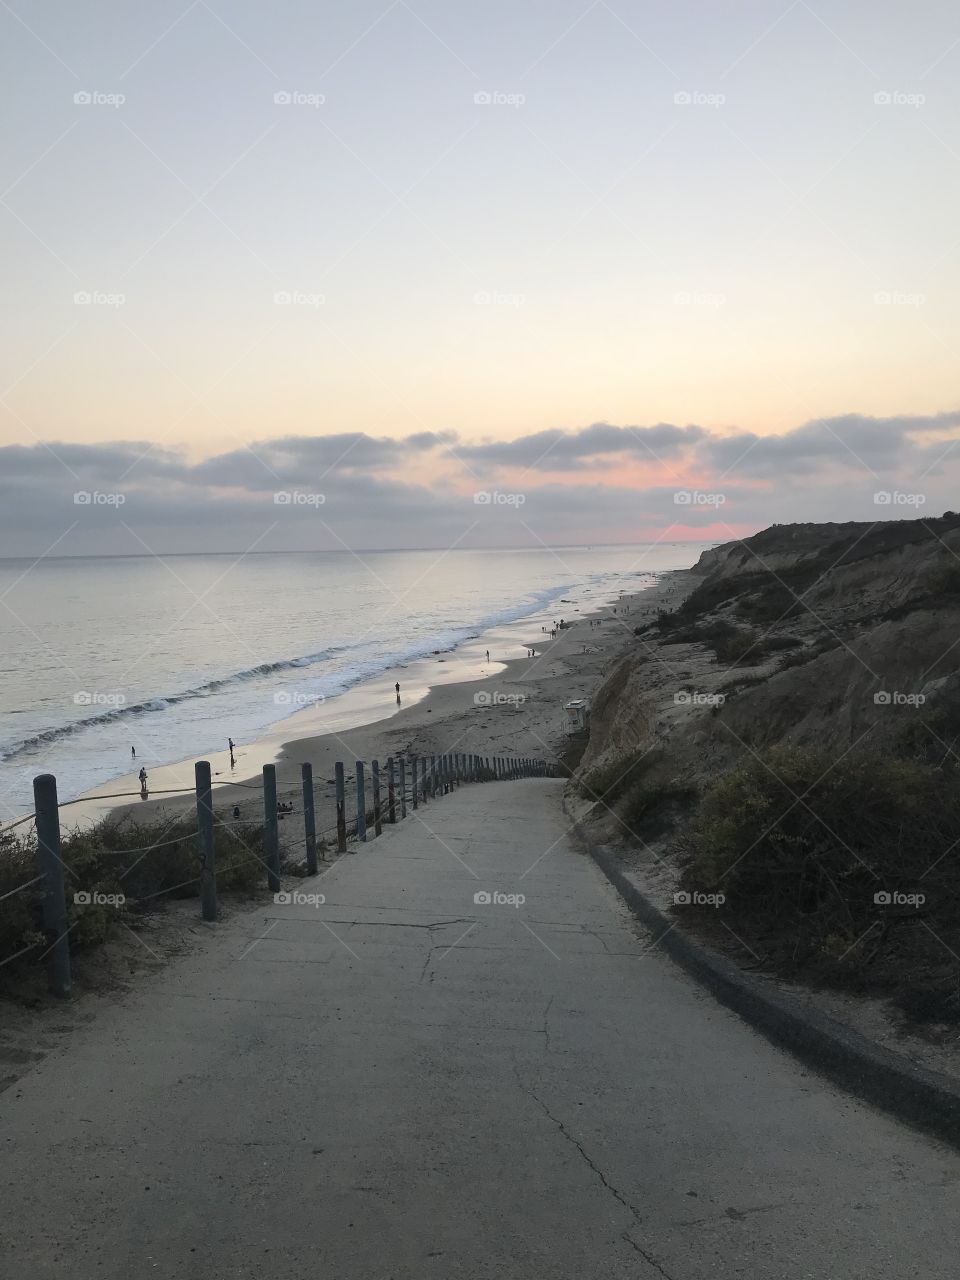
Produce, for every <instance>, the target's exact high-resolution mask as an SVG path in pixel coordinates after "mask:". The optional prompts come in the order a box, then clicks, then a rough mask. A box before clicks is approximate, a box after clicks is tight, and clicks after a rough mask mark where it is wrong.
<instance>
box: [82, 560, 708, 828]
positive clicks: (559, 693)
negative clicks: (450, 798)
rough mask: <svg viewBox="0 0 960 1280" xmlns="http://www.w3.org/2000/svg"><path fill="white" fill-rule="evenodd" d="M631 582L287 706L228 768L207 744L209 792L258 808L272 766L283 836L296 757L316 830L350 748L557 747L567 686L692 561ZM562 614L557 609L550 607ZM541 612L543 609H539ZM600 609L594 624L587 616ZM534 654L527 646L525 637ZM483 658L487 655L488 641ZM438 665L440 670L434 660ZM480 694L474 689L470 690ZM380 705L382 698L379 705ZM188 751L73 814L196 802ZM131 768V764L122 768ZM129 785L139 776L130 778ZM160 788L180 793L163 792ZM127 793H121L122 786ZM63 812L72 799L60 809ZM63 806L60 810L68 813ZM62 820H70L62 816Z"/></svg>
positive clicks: (123, 816)
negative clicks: (307, 781)
mask: <svg viewBox="0 0 960 1280" xmlns="http://www.w3.org/2000/svg"><path fill="white" fill-rule="evenodd" d="M647 576H649V577H650V579H651V581H650V583H649V585H646V586H641V587H640V588H639V590H637V589H628V588H627V587H625V588H624V589H623V590H621V591H620V592H619V594H618V595H617V596H614V597H613V598H612V599H611V598H608V599H607V600H606V601H605V602H604V603H600V604H594V603H593V602H589V603H588V602H586V601H584V602H583V604H580V603H578V600H577V599H576V598H571V599H569V600H566V599H565V600H563V601H561V602H560V603H559V604H558V606H557V608H558V610H560V609H561V608H562V607H563V606H564V605H566V606H567V607H568V608H569V609H570V610H571V612H570V614H569V617H568V616H567V615H566V614H563V615H562V616H563V617H564V620H565V621H567V622H568V623H569V625H568V626H566V627H565V628H564V630H562V631H560V632H558V634H557V636H556V638H554V639H552V638H550V636H549V634H546V633H545V631H544V630H543V629H542V628H545V627H547V626H548V624H549V622H550V621H551V619H550V618H549V617H548V615H547V614H545V613H543V612H536V613H534V614H531V615H528V616H527V617H525V618H521V619H518V620H515V621H512V622H508V623H504V624H500V625H499V626H497V627H495V628H493V629H491V630H490V631H487V632H484V633H482V634H481V635H479V636H477V637H476V638H474V639H471V640H469V641H466V642H464V643H462V644H460V645H458V646H456V648H454V649H452V650H449V651H447V652H446V653H437V654H433V655H431V657H430V659H418V660H416V661H414V662H412V663H408V664H406V665H405V666H403V667H398V668H393V669H391V670H389V671H385V672H383V673H382V675H381V676H379V677H377V678H376V679H374V680H371V681H367V682H365V683H364V684H363V685H358V686H356V688H355V689H353V690H350V691H348V692H347V693H345V694H343V695H341V696H340V697H338V698H337V699H336V700H334V701H333V702H332V703H331V704H330V705H329V706H323V705H322V706H313V707H310V708H307V709H305V710H304V711H302V712H298V713H297V714H296V715H295V716H292V717H288V718H287V719H285V720H283V721H281V722H280V724H279V725H278V726H277V727H276V728H275V729H274V730H273V731H272V732H271V733H269V734H266V735H264V736H262V737H261V738H259V739H258V740H257V741H256V742H254V743H251V744H245V745H243V746H238V748H237V750H236V753H235V758H236V766H235V769H234V771H233V774H232V775H231V773H230V761H229V754H228V752H226V751H223V752H219V753H208V755H207V756H206V757H205V758H207V759H208V760H209V761H210V764H211V772H212V774H213V778H214V782H215V783H220V784H222V785H216V786H215V787H214V804H215V807H217V808H218V809H220V810H224V809H228V810H232V809H233V807H234V806H237V807H238V808H239V810H240V816H241V819H242V820H244V821H257V820H260V819H262V816H263V807H262V798H261V795H260V794H259V790H260V788H259V781H260V770H261V769H262V766H263V765H264V764H269V763H275V764H276V766H277V794H278V797H279V798H280V799H282V800H284V801H287V802H292V803H293V807H294V812H293V813H291V814H288V815H286V816H285V818H283V819H281V820H282V821H284V822H285V823H286V824H287V825H286V826H285V827H284V828H282V829H281V831H282V837H283V838H284V839H287V840H289V839H290V838H292V837H296V835H297V832H296V830H294V829H295V828H299V832H300V833H302V801H301V775H300V766H301V764H303V763H309V764H310V765H311V766H312V768H313V779H314V791H315V797H316V799H315V804H316V813H317V829H318V833H319V832H321V831H327V830H329V829H330V828H331V827H332V826H333V824H334V822H335V815H336V800H335V784H334V764H335V762H336V761H337V760H343V762H344V764H345V766H346V768H345V772H346V784H347V812H348V814H349V813H350V812H352V809H351V803H352V799H351V798H352V796H353V795H354V793H355V789H356V783H355V777H354V765H355V762H356V761H357V760H363V761H364V762H365V763H367V764H369V761H370V760H371V759H374V758H379V759H380V760H381V762H382V761H384V760H386V759H387V757H389V756H391V755H393V756H399V755H404V754H406V755H417V756H423V755H430V754H440V753H442V752H447V751H455V750H458V749H461V748H462V749H469V750H470V751H472V752H475V753H477V754H479V755H484V756H486V755H529V756H533V757H536V758H540V759H545V758H553V757H555V756H556V755H557V754H558V753H559V751H560V750H561V749H562V746H563V743H564V741H565V739H566V735H565V732H564V726H563V720H562V707H563V704H564V702H566V701H568V700H569V699H570V698H579V697H586V698H588V699H589V698H591V697H592V695H593V693H594V692H595V690H596V688H597V687H598V686H599V684H600V682H601V680H602V679H603V676H604V674H605V671H606V668H607V667H608V666H609V664H610V663H611V662H612V661H614V660H615V659H616V658H617V656H618V655H619V654H620V653H621V652H622V651H623V650H624V648H625V647H626V646H627V644H628V643H629V641H630V640H631V639H632V636H633V628H634V627H636V626H640V625H642V624H643V623H644V622H645V621H647V620H648V618H649V617H650V616H652V615H653V614H654V613H655V612H656V610H657V609H658V608H662V607H665V606H668V605H672V604H674V603H676V601H677V598H678V596H679V595H680V594H681V593H683V594H685V593H686V590H687V589H689V587H688V586H686V585H685V584H686V583H687V580H688V579H690V578H691V576H692V575H691V569H690V568H687V569H665V570H661V571H659V572H656V573H650V574H649V575H647V574H643V573H638V574H637V577H647ZM558 616H560V615H559V614H558ZM544 619H546V621H544ZM590 621H598V622H599V625H598V626H597V627H591V626H589V625H588V623H589V622H590ZM531 646H532V647H533V648H534V649H535V650H536V656H535V657H533V658H530V657H527V656H524V650H525V649H526V648H529V647H531ZM488 648H489V649H490V651H491V660H490V662H489V664H488V663H487V662H486V657H485V654H486V651H487V649H488ZM438 668H441V670H438ZM397 680H399V681H400V684H401V702H400V705H399V708H398V707H396V705H395V704H394V702H393V698H394V696H395V695H394V692H393V687H394V683H395V682H396V681H397ZM478 695H479V696H478ZM385 705H386V706H387V707H388V708H389V710H387V711H386V712H385V711H384V707H385ZM193 766H194V761H193V760H190V761H182V762H179V763H177V764H173V765H164V766H159V767H156V768H154V769H152V770H151V771H150V781H151V783H152V785H153V786H154V788H155V790H154V791H153V792H152V794H149V795H148V798H147V799H146V800H143V799H140V798H137V799H135V800H132V801H129V802H127V803H124V804H116V803H108V804H107V803H99V802H98V794H99V795H100V796H103V799H104V800H107V799H108V796H109V792H116V791H118V790H121V788H122V785H123V781H124V780H123V779H121V780H120V782H119V784H118V782H116V781H115V782H113V783H111V784H106V785H105V786H103V787H101V788H97V789H96V790H95V791H94V792H91V793H89V794H88V795H87V796H85V797H82V798H81V799H80V801H78V802H77V803H76V804H74V805H72V806H71V808H72V809H73V810H74V811H75V816H76V817H77V819H78V823H77V825H80V824H83V825H90V824H91V823H93V822H96V821H99V820H103V819H109V820H111V821H118V822H122V821H132V822H157V821H160V822H162V821H171V822H172V821H175V820H176V819H177V818H178V817H180V816H182V815H183V814H184V813H186V812H190V811H192V809H193V806H194V793H193V787H194V773H193ZM128 777H129V778H130V779H131V780H132V778H133V775H128ZM132 785H133V786H134V787H135V786H136V783H135V781H133V782H132ZM167 788H177V789H178V790H179V789H182V793H181V794H179V795H176V796H174V795H169V796H164V795H161V794H159V793H160V792H162V791H164V790H166V789H167ZM128 794H129V793H128ZM67 812H69V810H68V811H67ZM65 816H66V815H65ZM64 825H65V826H69V825H70V823H69V820H68V821H67V822H65V824H64Z"/></svg>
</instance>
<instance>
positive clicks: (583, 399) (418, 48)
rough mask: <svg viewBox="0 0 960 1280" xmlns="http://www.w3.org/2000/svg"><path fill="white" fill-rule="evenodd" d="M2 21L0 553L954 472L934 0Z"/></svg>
mask: <svg viewBox="0 0 960 1280" xmlns="http://www.w3.org/2000/svg"><path fill="white" fill-rule="evenodd" d="M0 50H2V53H0V64H2V65H0V71H2V75H0V94H2V99H3V106H4V115H5V118H6V119H7V121H8V122H13V127H12V128H8V129H7V131H6V133H5V136H4V138H3V141H2V143H0V157H2V169H0V172H2V173H3V175H4V179H3V182H2V184H0V185H2V186H3V191H2V195H0V228H2V235H0V268H2V278H3V280H4V286H5V289H4V291H5V295H6V301H7V305H6V306H5V307H4V308H3V316H2V319H0V325H2V333H0V553H2V554H7V555H40V554H44V553H55V554H66V553H87V552H110V553H114V552H126V553H136V552H137V551H139V550H143V549H144V547H149V548H151V549H152V548H156V549H159V550H166V551H188V550H192V549H216V550H242V549H246V548H248V547H250V546H252V545H256V546H257V547H259V548H260V549H272V548H283V547H291V548H292V547H298V548H299V547H303V548H311V547H324V548H335V547H336V546H338V545H343V546H344V547H353V548H356V547H376V546H384V545H404V546H446V545H450V544H451V543H453V542H454V541H456V540H458V539H459V543H458V545H459V544H462V545H523V544H533V545H536V543H537V542H538V541H540V542H544V543H547V544H551V545H553V544H556V543H558V542H559V543H571V542H601V541H609V542H620V541H639V540H647V539H650V538H669V539H671V540H673V539H683V538H689V539H691V540H703V539H704V538H709V539H712V538H717V539H718V540H720V539H725V538H727V537H734V536H743V535H744V534H745V533H748V532H752V531H753V530H755V529H757V528H760V527H763V526H764V525H766V524H769V523H771V522H773V521H774V520H808V519H811V520H812V519H868V520H870V519H883V518H891V517H892V516H899V515H914V514H917V513H920V514H923V513H927V514H931V513H933V512H934V511H939V510H943V509H944V507H949V506H951V505H953V506H956V505H957V502H956V501H955V500H954V501H953V502H951V496H952V495H953V494H955V493H956V492H957V483H956V482H957V479H958V478H960V477H958V476H957V475H955V474H954V470H953V469H954V467H955V465H956V460H957V458H958V457H960V449H958V448H955V447H954V442H955V441H956V440H957V439H958V437H960V413H958V411H957V410H958V393H957V372H956V371H957V368H958V359H957V355H958V352H960V309H958V307H957V305H956V300H957V297H958V290H960V271H958V264H957V251H958V248H960V231H958V228H957V224H956V216H955V211H956V209H957V207H958V204H960V200H958V196H960V181H958V173H960V110H958V107H960V10H958V9H957V7H956V5H955V4H952V3H946V2H941V0H926V2H924V0H921V2H920V3H917V4H913V5H910V6H907V5H904V4H902V3H900V2H896V3H894V2H893V0H879V2H876V3H871V4H867V3H865V2H864V0H860V2H859V3H852V2H850V0H814V3H807V2H806V0H793V2H792V3H791V2H790V0H777V2H761V0H736V2H734V3H729V4H717V3H692V2H691V0H672V2H671V3H670V4H669V5H664V4H662V3H656V4H655V3H640V2H638V0H614V2H613V3H607V0H575V2H574V0H509V2H502V3H501V2H499V0H489V2H485V3H483V4H475V3H472V4H467V3H462V2H460V0H412V2H411V3H408V0H351V3H339V4H333V3H329V2H327V0H310V2H309V3H308V2H307V0H277V2H276V3H273V4H271V5H269V6H267V5H263V4H260V3H257V4H255V3H248V2H247V0H234V2H233V3H227V0H211V2H210V3H208V2H207V0H193V2H191V0H176V2H174V3H166V2H165V0H157V2H155V3H151V4H150V5H142V6H129V5H121V4H107V3H102V2H98V0H94V2H93V3H85V4H83V5H82V6H78V5H76V4H68V3H61V2H60V0H45V2H44V3H43V4H42V5H41V4H37V3H28V2H27V0H4V2H3V3H2V4H0ZM84 495H89V500H86V499H85V497H84ZM51 548H52V550H51Z"/></svg>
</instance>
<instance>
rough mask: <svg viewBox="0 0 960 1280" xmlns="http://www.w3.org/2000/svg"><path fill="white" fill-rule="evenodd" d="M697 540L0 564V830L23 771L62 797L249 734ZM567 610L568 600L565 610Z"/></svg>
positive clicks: (608, 595)
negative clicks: (48, 776) (46, 776)
mask: <svg viewBox="0 0 960 1280" xmlns="http://www.w3.org/2000/svg"><path fill="white" fill-rule="evenodd" d="M700 550H701V548H700V547H699V546H696V547H694V546H691V544H689V543H683V544H678V543H673V544H664V545H656V546H649V547H648V546H631V547H620V548H618V547H599V548H594V549H588V548H573V549H564V548H560V549H557V550H546V549H544V550H537V551H519V550H518V551H460V550H456V551H449V552H444V553H442V552H437V551H411V552H407V551H404V552H377V553H373V552H365V553H364V554H363V556H362V559H361V558H358V557H356V556H354V555H352V554H350V553H347V552H343V553H316V554H315V553H304V554H290V553H278V554H267V555H249V556H246V557H244V558H243V559H240V560H237V558H236V557H231V556H206V555H195V556H174V557H169V558H167V559H165V560H164V561H160V560H157V559H155V558H153V557H143V558H139V557H131V558H109V557H102V558H82V559H80V558H74V559H53V558H51V559H47V560H42V561H40V562H39V563H36V564H34V563H32V562H30V561H18V560H0V601H2V602H3V608H0V655H2V656H0V825H2V824H3V823H4V822H5V821H6V820H7V819H8V818H10V817H13V816H15V815H16V814H17V813H22V812H24V810H25V809H30V808H32V803H31V797H32V779H33V777H34V775H35V774H37V773H41V772H51V773H55V774H56V775H57V779H58V783H59V789H60V795H61V798H63V799H69V798H72V797H74V796H76V795H79V794H81V793H82V792H83V791H85V790H88V789H89V788H90V787H93V786H96V785H98V784H100V783H104V782H107V781H109V780H110V779H111V778H114V777H116V776H118V775H119V774H121V773H123V772H125V771H128V770H129V769H130V765H131V755H130V748H131V746H135V747H136V749H137V756H138V759H145V760H147V761H149V762H151V763H153V764H158V763H171V762H174V761H177V760H182V759H186V758H189V757H191V756H198V755H200V754H202V753H204V752H206V751H210V750H214V749H218V748H222V747H223V746H224V745H225V739H226V736H227V734H230V735H232V736H233V737H234V739H236V740H237V741H238V742H241V741H249V740H251V739H252V738H254V737H255V736H256V735H257V734H258V733H260V732H262V731H263V730H265V729H266V728H267V727H268V726H270V725H274V724H276V723H277V722H278V721H280V720H282V719H283V718H284V717H286V716H288V715H290V714H292V713H293V712H295V711H297V710H299V709H301V708H302V707H303V706H304V705H306V704H309V702H310V701H311V700H312V699H321V698H323V699H326V700H327V701H328V702H329V700H330V699H333V698H336V696H337V695H338V694H340V693H342V692H344V691H345V690H347V689H349V688H351V687H353V686H355V685H356V684H358V683H360V682H362V681H364V680H366V679H370V678H371V677H372V676H375V675H378V674H380V673H382V672H383V671H385V670H387V669H388V668H390V667H392V666H395V665H398V664H400V663H403V662H405V661H409V660H411V659H413V658H416V657H418V656H421V655H424V654H429V653H431V652H433V651H434V650H438V649H449V648H452V647H454V646H456V645H457V644H458V643H460V642H462V641H464V640H466V639H468V638H470V637H474V636H477V635H479V634H482V633H483V631H484V630H486V629H488V628H490V627H493V626H495V625H496V624H498V623H502V622H505V621H507V620H510V619H516V618H520V617H524V616H527V615H532V614H534V613H537V612H541V611H543V610H544V609H549V608H550V606H551V605H552V604H553V603H554V602H557V603H558V602H559V600H560V597H562V596H570V594H571V593H573V592H578V593H579V594H578V602H579V603H581V604H583V605H584V606H589V605H590V604H599V603H601V602H603V601H605V600H609V599H613V598H615V596H616V594H617V592H618V591H623V590H631V589H636V588H637V587H639V586H640V585H641V584H642V582H643V580H644V578H647V580H649V575H650V574H651V573H656V572H657V571H660V570H663V569H669V568H682V567H686V566H688V565H690V564H692V563H693V562H694V561H695V560H696V558H697V556H698V555H699V553H700ZM559 612H560V613H562V612H563V609H562V608H560V609H559Z"/></svg>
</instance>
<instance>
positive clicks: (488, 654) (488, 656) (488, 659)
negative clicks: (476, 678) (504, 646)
mask: <svg viewBox="0 0 960 1280" xmlns="http://www.w3.org/2000/svg"><path fill="white" fill-rule="evenodd" d="M487 661H488V662H489V661H490V650H489V649H488V650H487Z"/></svg>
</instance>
